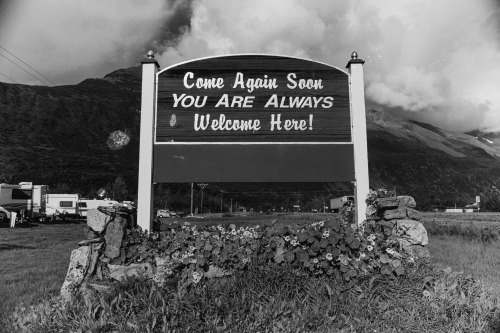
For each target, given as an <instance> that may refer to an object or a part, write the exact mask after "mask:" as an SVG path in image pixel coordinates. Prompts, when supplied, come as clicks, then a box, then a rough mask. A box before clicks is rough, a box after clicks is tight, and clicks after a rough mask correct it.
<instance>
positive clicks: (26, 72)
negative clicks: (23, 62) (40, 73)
mask: <svg viewBox="0 0 500 333" xmlns="http://www.w3.org/2000/svg"><path fill="white" fill-rule="evenodd" d="M0 56H2V57H4V58H5V59H7V60H8V61H10V62H11V63H13V64H14V65H16V66H17V67H19V68H21V69H22V70H23V71H25V72H26V73H28V74H29V75H31V76H32V77H34V78H35V79H36V80H38V81H40V82H41V83H42V84H43V85H44V86H47V87H48V85H47V84H46V83H45V82H43V81H41V80H40V79H39V78H37V77H36V76H34V75H33V74H31V73H30V72H28V71H27V70H25V69H24V68H22V67H21V66H19V65H18V64H16V63H15V62H13V61H12V60H10V59H9V58H7V57H6V56H5V55H3V54H1V53H0Z"/></svg>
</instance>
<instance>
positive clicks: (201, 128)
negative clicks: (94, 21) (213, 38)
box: [138, 54, 368, 230]
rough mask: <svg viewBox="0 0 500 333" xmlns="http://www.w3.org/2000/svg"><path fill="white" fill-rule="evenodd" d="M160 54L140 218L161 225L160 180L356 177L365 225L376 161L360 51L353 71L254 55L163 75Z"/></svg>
mask: <svg viewBox="0 0 500 333" xmlns="http://www.w3.org/2000/svg"><path fill="white" fill-rule="evenodd" d="M151 59H152V58H149V60H147V62H146V63H143V68H144V69H143V95H142V96H143V102H142V108H143V109H141V153H140V159H141V161H140V163H139V198H138V224H139V225H140V226H141V227H142V228H143V229H144V230H151V224H152V216H151V211H152V208H151V202H152V200H151V199H152V195H151V189H152V184H153V183H180V182H183V183H184V182H186V183H193V182H196V183H211V182H355V185H356V193H355V196H356V198H357V199H356V201H357V202H356V203H357V204H358V205H361V206H357V207H359V209H358V211H360V209H362V211H361V213H362V214H361V213H359V214H357V222H358V223H361V222H362V221H363V220H364V215H363V214H364V212H365V208H366V206H365V205H364V198H365V196H366V194H367V193H368V165H367V161H368V158H367V157H366V151H367V150H366V120H364V117H365V110H364V87H363V71H362V64H363V61H362V60H358V59H357V56H354V54H353V58H352V59H351V61H350V62H349V64H348V68H349V69H350V73H348V72H345V71H343V70H341V69H338V68H336V67H332V66H330V65H327V64H323V63H319V62H315V61H310V60H305V59H299V58H292V57H284V56H270V55H253V54H244V55H231V56H220V57H211V58H204V59H199V60H194V61H188V62H184V63H180V64H176V65H174V66H171V67H168V68H166V69H163V70H162V71H160V72H158V73H157V74H156V68H157V67H156V65H155V64H156V62H154V63H153V61H154V59H153V60H151ZM145 81H147V82H148V84H146V83H144V82H145ZM151 84H152V85H153V86H154V85H156V91H151ZM155 93H156V96H155ZM151 96H153V97H151ZM144 99H147V101H144ZM155 102H156V105H155V104H154V103H155ZM151 108H154V110H155V112H154V114H153V115H151V114H150V111H151ZM354 114H356V115H354ZM153 125H154V131H153V130H152V129H153ZM143 131H147V132H148V134H146V135H144V136H143ZM362 131H364V132H363V133H361V132H362ZM143 138H144V140H146V141H147V142H146V143H144V145H143ZM363 140H364V145H363V142H362V141H363ZM358 144H359V146H358ZM151 148H152V150H151ZM363 154H365V156H362V155H363ZM151 163H152V164H151ZM358 163H366V165H365V166H358V165H357V164H358ZM365 172H366V175H365ZM363 191H364V193H363ZM147 210H149V213H146V211H147Z"/></svg>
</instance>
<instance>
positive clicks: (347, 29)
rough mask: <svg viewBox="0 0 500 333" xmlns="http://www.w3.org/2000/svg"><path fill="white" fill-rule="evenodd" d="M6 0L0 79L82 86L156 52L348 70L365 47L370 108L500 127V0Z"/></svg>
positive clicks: (0, 17) (175, 57) (168, 59)
mask: <svg viewBox="0 0 500 333" xmlns="http://www.w3.org/2000/svg"><path fill="white" fill-rule="evenodd" d="M0 1H1V2H0V81H4V82H9V83H13V81H15V82H18V83H22V84H41V83H40V82H39V81H38V80H36V79H35V78H34V77H32V76H30V75H29V74H27V73H26V72H25V71H23V70H22V69H20V68H19V67H17V66H16V65H15V64H14V63H16V64H17V65H19V66H21V67H23V68H24V69H25V70H26V71H28V72H30V73H31V74H34V76H37V77H40V75H38V73H36V72H33V70H36V71H38V72H39V73H41V74H43V75H44V76H45V77H46V78H41V80H42V81H44V82H45V83H46V84H48V85H53V84H52V83H51V81H52V82H54V83H56V84H58V85H62V84H76V83H78V82H81V81H82V80H84V79H85V78H91V77H103V76H104V75H106V74H107V73H109V72H112V71H114V70H116V69H119V68H126V67H131V66H134V65H137V64H138V63H139V62H140V60H141V59H142V57H143V56H144V54H145V53H146V52H147V50H149V49H153V50H154V51H155V52H156V53H157V57H156V58H157V60H158V61H159V63H160V65H161V67H166V66H168V65H171V64H174V63H176V62H179V61H184V60H189V59H195V58H199V57H206V56H211V55H220V54H232V53H270V54H282V55H291V56H298V57H303V58H308V59H312V60H318V61H321V62H326V63H328V64H331V65H333V66H336V67H339V68H342V69H344V67H345V65H346V64H347V62H348V60H349V59H350V55H351V52H352V51H354V50H355V51H357V52H358V53H359V56H360V58H362V59H364V60H365V61H366V64H365V67H364V70H365V86H366V99H367V103H368V105H369V106H370V107H375V108H380V109H392V110H400V111H403V112H405V113H408V114H412V115H414V117H415V118H417V119H420V120H423V121H427V122H430V123H433V124H435V125H437V126H440V127H443V128H445V129H450V130H459V131H467V130H471V129H477V128H479V129H483V130H491V131H500V92H499V89H500V11H499V8H500V4H499V1H498V0H496V1H493V0H433V1H431V0H383V1H382V0H356V1H353V0H272V1H271V0H256V1H252V0H196V1H180V0H177V1H176V0H148V1H143V0H71V1H68V0H7V1H6V0H3V1H2V0H0ZM16 57H17V58H19V59H21V60H22V61H24V62H25V63H26V64H28V65H29V66H31V67H32V69H33V70H32V69H31V68H29V67H27V66H26V65H25V64H23V63H22V62H20V60H18V59H16ZM7 58H8V59H10V61H9V60H7ZM48 80H50V81H48Z"/></svg>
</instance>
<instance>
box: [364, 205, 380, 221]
mask: <svg viewBox="0 0 500 333" xmlns="http://www.w3.org/2000/svg"><path fill="white" fill-rule="evenodd" d="M377 212H378V210H377V208H376V207H375V206H373V205H369V206H367V207H366V213H365V214H366V218H367V219H372V220H375V219H377V217H378V216H377Z"/></svg>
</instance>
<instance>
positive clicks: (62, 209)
mask: <svg viewBox="0 0 500 333" xmlns="http://www.w3.org/2000/svg"><path fill="white" fill-rule="evenodd" d="M79 202H80V195H79V194H47V208H46V214H47V216H58V215H64V216H66V217H76V216H79V215H80V214H79V207H78V206H79V205H78V204H79Z"/></svg>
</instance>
